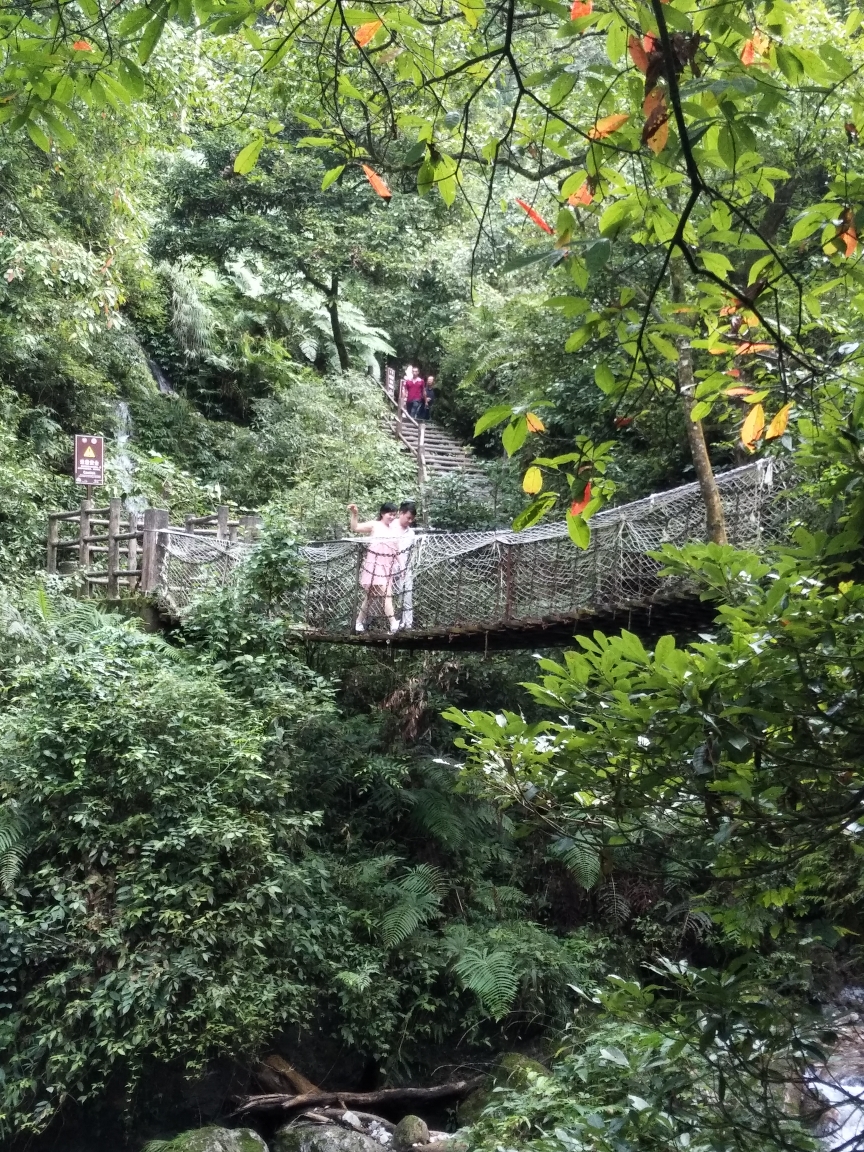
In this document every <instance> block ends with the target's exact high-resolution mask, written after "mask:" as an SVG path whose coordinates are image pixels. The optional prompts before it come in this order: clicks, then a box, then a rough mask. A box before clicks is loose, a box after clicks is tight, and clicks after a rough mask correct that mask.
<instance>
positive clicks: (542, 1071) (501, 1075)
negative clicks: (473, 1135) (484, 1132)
mask: <svg viewBox="0 0 864 1152" xmlns="http://www.w3.org/2000/svg"><path fill="white" fill-rule="evenodd" d="M532 1072H533V1073H536V1074H537V1075H539V1076H548V1075H549V1069H548V1068H546V1067H545V1066H544V1065H543V1064H541V1063H540V1061H539V1060H532V1059H531V1057H530V1056H523V1055H522V1053H521V1052H505V1053H504V1055H503V1056H502V1057H501V1059H500V1060H499V1061H498V1063H497V1064H496V1065H495V1067H494V1068H493V1070H492V1072H491V1073H490V1074H489V1075H488V1076H487V1077H486V1079H485V1081H484V1082H483V1083H482V1084H481V1085H480V1087H479V1088H475V1089H474V1091H473V1092H471V1093H470V1094H469V1095H468V1096H466V1097H465V1099H464V1100H463V1101H462V1103H461V1104H460V1105H459V1108H458V1111H457V1113H456V1118H457V1119H458V1121H459V1125H460V1127H463V1128H467V1127H469V1126H470V1125H471V1124H476V1123H477V1121H478V1120H479V1119H480V1116H481V1114H482V1112H483V1109H484V1108H485V1107H486V1106H487V1105H488V1104H490V1103H491V1101H492V1092H493V1089H495V1088H515V1089H517V1090H518V1089H520V1088H527V1087H528V1082H529V1073H532Z"/></svg>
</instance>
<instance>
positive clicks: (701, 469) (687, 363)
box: [669, 257, 729, 544]
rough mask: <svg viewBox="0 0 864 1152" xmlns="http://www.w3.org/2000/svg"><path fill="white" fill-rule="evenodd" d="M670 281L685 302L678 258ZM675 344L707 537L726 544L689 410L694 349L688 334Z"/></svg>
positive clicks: (699, 433)
mask: <svg viewBox="0 0 864 1152" xmlns="http://www.w3.org/2000/svg"><path fill="white" fill-rule="evenodd" d="M669 272H670V277H671V281H672V299H673V300H674V301H675V302H676V303H679V304H681V303H683V302H684V284H683V278H682V276H681V261H680V257H679V258H677V259H676V258H673V259H672V260H671V261H670V264H669ZM677 345H678V395H679V396H680V397H681V407H682V408H683V410H684V426H685V428H686V429H687V443H688V444H689V445H690V455H691V457H692V459H693V467H694V468H695V470H696V478H697V480H698V481H699V488H700V490H701V492H702V500H703V501H704V503H705V513H706V517H707V521H708V539H709V540H710V541H711V542H712V544H728V543H729V540H728V537H727V536H726V517H725V515H724V513H723V501H722V499H721V498H720V489H719V488H718V487H717V479H716V477H715V475H714V469H713V467H712V465H711V457H710V455H709V454H708V444H707V442H706V440H705V429H704V428H703V427H702V421H701V420H693V419H692V418H691V416H690V413H691V412H692V411H693V408H694V406H695V403H696V397H695V392H696V377H695V376H694V374H693V349H692V347H691V345H690V337H689V336H679V337H678V340H677Z"/></svg>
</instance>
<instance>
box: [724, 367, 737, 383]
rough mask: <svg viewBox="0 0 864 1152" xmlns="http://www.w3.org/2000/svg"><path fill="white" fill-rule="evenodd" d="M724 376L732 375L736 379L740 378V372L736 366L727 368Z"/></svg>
mask: <svg viewBox="0 0 864 1152" xmlns="http://www.w3.org/2000/svg"><path fill="white" fill-rule="evenodd" d="M723 375H724V376H734V377H735V379H736V380H739V379H740V378H741V372H740V371H739V370H738V369H737V368H729V369H727V370H726V371H725V372H724V373H723Z"/></svg>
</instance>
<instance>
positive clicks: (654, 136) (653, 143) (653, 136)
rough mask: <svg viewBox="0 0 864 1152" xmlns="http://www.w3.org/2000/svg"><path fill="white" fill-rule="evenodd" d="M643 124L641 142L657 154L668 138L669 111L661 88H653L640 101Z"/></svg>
mask: <svg viewBox="0 0 864 1152" xmlns="http://www.w3.org/2000/svg"><path fill="white" fill-rule="evenodd" d="M642 111H643V112H644V113H645V124H644V126H643V128H642V143H643V144H647V145H648V147H649V148H650V149H651V151H652V152H653V153H654V155H655V156H657V155H658V154H659V153H660V152H662V151H663V149H664V148H665V147H666V142H667V141H668V139H669V113H668V112H667V110H666V99H665V97H664V95H663V89H662V88H653V89H652V90H651V91H650V92H649V93H648V95H647V96H646V97H645V100H644V101H643V103H642Z"/></svg>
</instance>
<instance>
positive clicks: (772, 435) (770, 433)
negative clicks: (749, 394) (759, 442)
mask: <svg viewBox="0 0 864 1152" xmlns="http://www.w3.org/2000/svg"><path fill="white" fill-rule="evenodd" d="M791 411H792V405H791V404H784V405H783V407H782V408H781V409H780V411H779V412H778V413H777V415H776V416H775V417H774V419H773V420H772V421H771V423H770V424H769V425H768V429H767V431H766V433H765V439H766V440H776V439H777V437H778V436H782V435H783V433H784V432H785V431H786V425H787V424H788V423H789V413H790V412H791Z"/></svg>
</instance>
